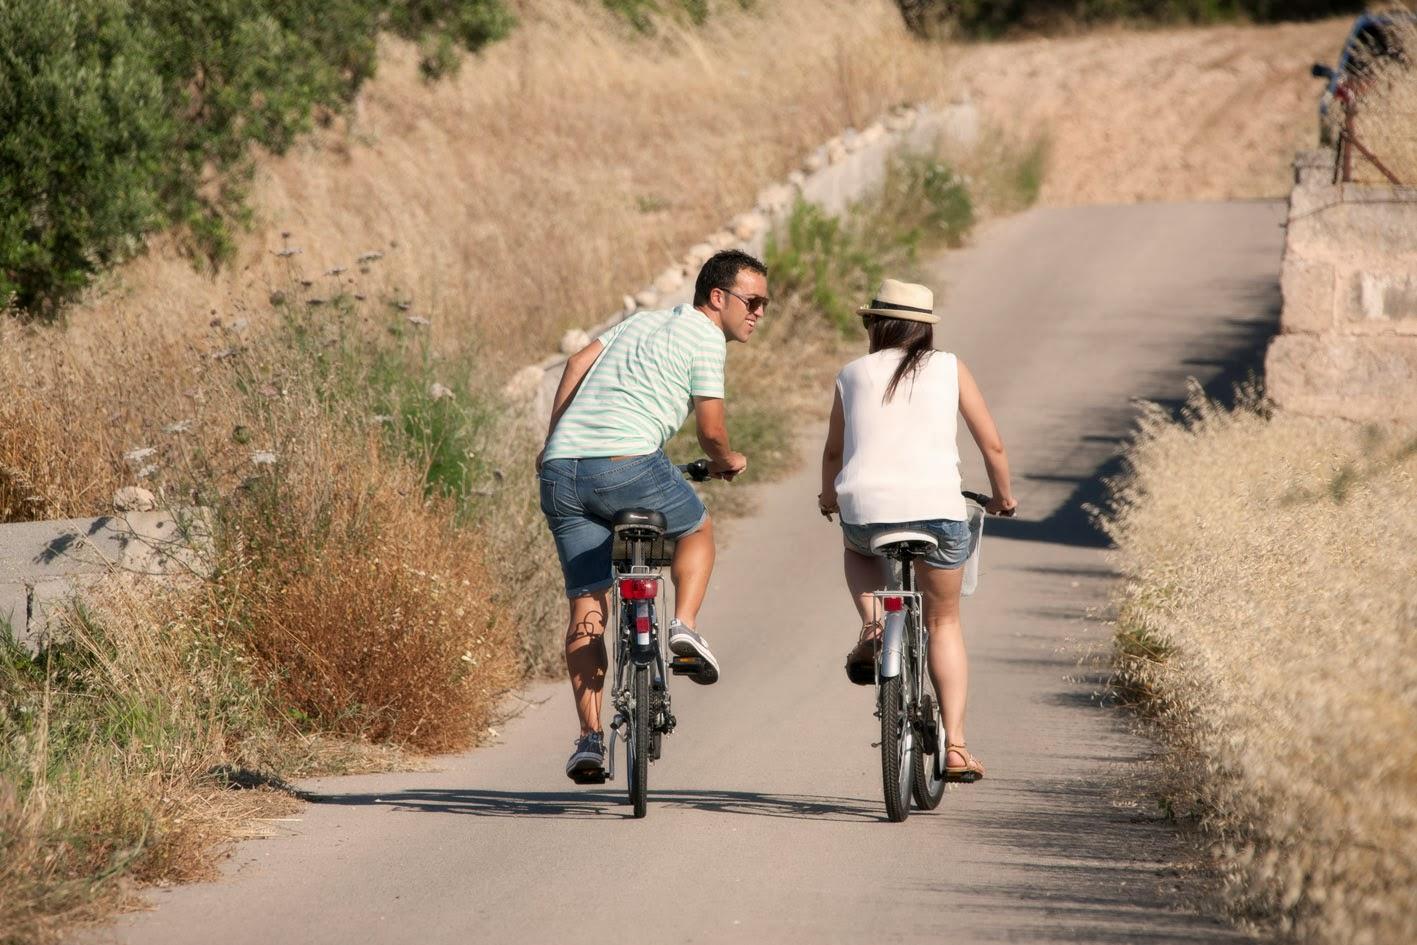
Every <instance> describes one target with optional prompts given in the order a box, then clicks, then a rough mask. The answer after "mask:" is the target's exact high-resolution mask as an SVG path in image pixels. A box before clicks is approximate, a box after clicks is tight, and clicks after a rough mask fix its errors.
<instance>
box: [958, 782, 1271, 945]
mask: <svg viewBox="0 0 1417 945" xmlns="http://www.w3.org/2000/svg"><path fill="white" fill-rule="evenodd" d="M1114 792H1115V785H1113V786H1110V787H1109V786H1104V785H1103V784H1102V783H1100V782H1098V781H1089V780H1082V779H1071V780H1056V781H1047V782H1041V783H1032V784H1030V785H1029V786H1028V791H1027V797H1028V799H1030V800H1033V801H1038V800H1040V799H1042V800H1045V801H1046V803H1042V804H1036V806H1034V807H1033V809H1028V808H1027V807H1025V806H1023V805H1019V804H1008V805H1004V806H1001V807H999V808H996V809H992V810H991V809H982V808H981V809H977V810H974V811H972V812H971V816H970V830H971V832H973V833H975V834H976V835H977V837H978V839H979V840H981V841H983V842H984V844H985V846H986V847H989V848H994V847H998V848H1004V849H1012V850H1014V851H1017V853H1018V854H1019V856H1018V858H1017V860H1016V862H1019V863H1022V864H1024V866H1023V875H1022V877H1021V878H1020V880H1019V881H1018V882H1016V883H1009V884H1004V885H1002V886H1001V885H999V884H997V883H994V884H991V885H990V886H989V887H988V888H987V889H975V888H972V887H971V885H970V883H969V882H968V880H967V878H966V879H953V880H949V881H946V882H943V883H941V884H940V885H939V886H938V887H937V888H938V889H939V891H940V892H941V893H944V894H948V895H949V896H950V898H951V899H952V900H953V901H955V902H961V903H963V902H979V901H980V899H981V895H980V894H987V895H985V896H984V897H983V898H984V901H985V902H986V903H987V902H988V899H989V897H995V903H996V904H995V905H994V906H985V905H981V906H979V907H978V908H979V910H980V911H988V912H990V914H991V915H992V916H994V917H995V918H996V919H998V918H1000V917H1001V914H1002V917H1003V921H1002V922H1001V923H1000V926H999V931H998V938H1001V939H1005V940H1014V939H1016V938H1019V939H1025V938H1026V939H1027V940H1029V941H1042V942H1098V943H1118V945H1122V943H1151V942H1168V943H1191V942H1194V943H1202V942H1204V943H1212V942H1244V941H1250V939H1248V938H1247V937H1246V936H1245V935H1244V934H1243V933H1241V932H1239V931H1238V930H1235V929H1233V928H1231V927H1230V926H1228V925H1227V924H1225V923H1224V922H1222V921H1221V920H1219V919H1218V918H1213V917H1211V916H1209V915H1205V914H1203V911H1202V910H1201V903H1200V902H1199V901H1198V900H1199V895H1200V893H1199V890H1200V887H1199V885H1198V884H1197V881H1196V880H1195V879H1194V878H1192V877H1191V876H1190V875H1189V874H1188V873H1187V872H1186V871H1183V870H1180V869H1177V868H1176V867H1174V866H1171V865H1170V864H1167V863H1165V862H1161V861H1158V860H1157V859H1156V858H1155V857H1154V856H1152V855H1150V854H1149V853H1148V852H1147V851H1150V850H1152V849H1154V845H1153V841H1155V842H1159V843H1160V845H1162V846H1165V845H1169V843H1170V842H1173V841H1171V839H1170V838H1171V835H1172V834H1171V831H1172V827H1171V825H1170V824H1169V823H1167V822H1166V821H1165V820H1164V819H1162V818H1161V817H1160V816H1159V815H1157V814H1154V813H1150V812H1146V811H1139V810H1137V809H1127V808H1122V807H1118V806H1117V805H1116V804H1115V797H1114ZM1083 823H1085V824H1086V829H1079V824H1083ZM1149 835H1150V836H1149ZM954 875H955V876H960V877H967V876H968V875H969V871H968V870H960V871H958V872H956V873H955V874H954ZM961 893H966V895H961ZM1187 900H1190V904H1191V906H1192V908H1195V909H1197V911H1182V909H1178V905H1181V904H1184V903H1186V902H1187ZM998 901H1007V902H1009V906H1008V908H1007V909H1003V910H999V909H998V908H997V902H998ZM966 908H968V907H966ZM1204 911H1210V910H1204Z"/></svg>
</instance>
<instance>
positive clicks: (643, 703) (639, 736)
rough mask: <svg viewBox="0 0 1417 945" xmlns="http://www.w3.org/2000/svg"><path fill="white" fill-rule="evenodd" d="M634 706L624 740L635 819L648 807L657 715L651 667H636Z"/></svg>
mask: <svg viewBox="0 0 1417 945" xmlns="http://www.w3.org/2000/svg"><path fill="white" fill-rule="evenodd" d="M630 695H631V697H632V698H633V700H634V706H633V707H632V709H631V711H630V735H629V738H627V739H625V745H626V749H627V751H628V752H629V756H630V758H629V761H630V763H629V765H628V766H627V767H628V768H629V770H630V806H631V807H632V808H633V809H634V816H636V817H643V816H644V815H645V813H646V811H647V810H648V806H649V761H650V726H651V725H653V724H654V715H653V713H652V712H651V711H650V702H649V667H648V666H636V667H635V669H634V678H633V680H632V681H631V683H630Z"/></svg>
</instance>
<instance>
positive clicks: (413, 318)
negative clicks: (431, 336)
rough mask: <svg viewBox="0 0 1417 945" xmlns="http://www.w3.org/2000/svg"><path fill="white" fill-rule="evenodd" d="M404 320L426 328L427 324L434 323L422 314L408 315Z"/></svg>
mask: <svg viewBox="0 0 1417 945" xmlns="http://www.w3.org/2000/svg"><path fill="white" fill-rule="evenodd" d="M404 321H406V322H408V323H409V324H410V325H413V326H415V327H418V328H426V327H427V326H429V325H431V324H433V323H432V322H430V321H429V320H428V319H426V318H424V317H423V316H422V315H408V316H406V317H405V318H404Z"/></svg>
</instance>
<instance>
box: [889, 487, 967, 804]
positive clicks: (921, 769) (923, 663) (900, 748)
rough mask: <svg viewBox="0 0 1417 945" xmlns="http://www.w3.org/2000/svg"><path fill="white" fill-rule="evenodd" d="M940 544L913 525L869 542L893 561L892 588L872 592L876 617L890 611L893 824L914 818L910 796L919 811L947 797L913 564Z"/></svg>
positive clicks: (927, 645)
mask: <svg viewBox="0 0 1417 945" xmlns="http://www.w3.org/2000/svg"><path fill="white" fill-rule="evenodd" d="M964 497H965V498H966V499H968V500H970V501H971V502H974V503H977V504H978V506H979V510H978V514H980V515H982V514H983V510H984V508H985V507H987V506H988V504H989V497H988V496H982V495H980V494H978V493H976V492H965V493H964ZM938 546H939V545H938V542H937V541H936V540H935V538H934V536H932V535H929V534H927V533H925V532H919V531H912V530H909V529H900V530H897V531H888V532H881V533H879V534H877V535H876V536H874V537H873V538H872V539H871V551H872V552H873V553H874V554H878V555H880V556H882V557H885V558H888V559H890V560H891V561H892V562H893V566H892V568H891V571H892V574H891V580H890V582H889V583H890V586H888V587H887V588H885V589H884V590H880V591H874V592H872V597H873V598H874V599H875V601H876V604H875V611H874V613H873V615H872V616H873V617H877V618H878V617H879V616H880V615H881V614H884V616H885V620H884V626H883V628H882V631H881V636H880V639H879V641H878V643H877V646H876V717H877V718H879V719H880V720H881V782H882V788H883V789H884V792H885V799H886V817H887V819H888V820H890V821H892V822H893V823H899V822H900V821H903V820H905V819H906V818H907V817H909V816H910V802H911V799H912V797H913V798H914V801H915V804H916V806H918V807H919V808H920V809H922V810H934V809H935V808H936V807H939V806H940V801H941V800H942V799H943V798H944V796H945V783H946V778H945V764H946V761H945V758H946V754H947V753H946V751H945V750H944V746H945V740H944V738H943V737H942V735H943V733H944V724H943V720H942V719H941V715H940V706H939V704H938V700H937V699H936V694H935V687H934V684H933V683H932V682H931V680H930V675H929V662H928V657H929V652H930V631H929V628H928V627H926V626H925V614H924V606H923V603H922V599H921V594H920V592H919V591H917V590H916V589H915V567H914V564H915V561H916V560H917V559H919V558H923V557H924V556H926V555H928V554H929V553H930V552H932V551H934V550H935V549H936V548H937V547H938Z"/></svg>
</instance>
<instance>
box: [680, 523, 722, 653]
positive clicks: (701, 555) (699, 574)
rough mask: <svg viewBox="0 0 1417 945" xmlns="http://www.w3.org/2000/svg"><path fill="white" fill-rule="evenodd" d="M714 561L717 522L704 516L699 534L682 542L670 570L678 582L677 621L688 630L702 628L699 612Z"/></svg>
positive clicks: (697, 532)
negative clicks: (714, 538) (714, 539)
mask: <svg viewBox="0 0 1417 945" xmlns="http://www.w3.org/2000/svg"><path fill="white" fill-rule="evenodd" d="M713 559H714V547H713V520H712V519H711V518H709V517H708V516H704V524H703V525H702V526H700V528H699V530H698V531H696V532H694V533H693V534H692V535H685V536H684V537H683V538H680V539H679V541H678V543H677V545H676V546H675V548H674V563H673V564H672V565H671V566H670V568H669V577H670V579H671V580H672V581H673V582H674V619H676V620H678V621H679V622H680V623H682V624H684V626H686V627H690V628H693V627H697V626H698V619H699V608H700V607H702V606H703V604H704V595H705V594H707V593H708V585H709V577H710V576H712V574H713Z"/></svg>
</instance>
